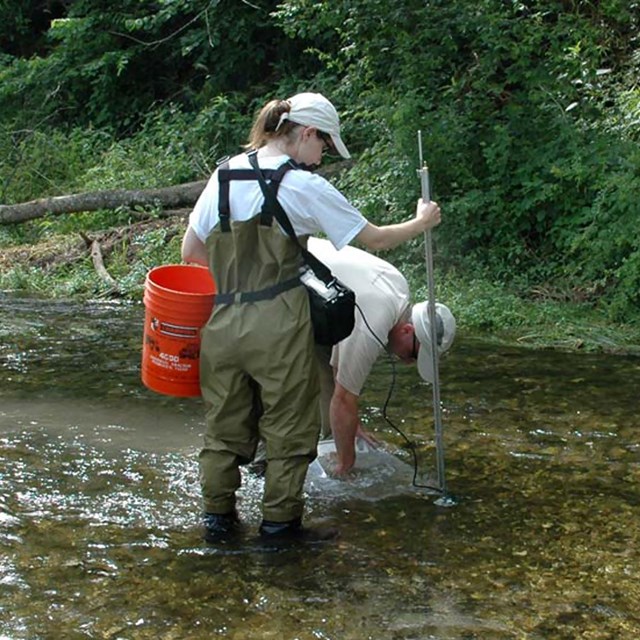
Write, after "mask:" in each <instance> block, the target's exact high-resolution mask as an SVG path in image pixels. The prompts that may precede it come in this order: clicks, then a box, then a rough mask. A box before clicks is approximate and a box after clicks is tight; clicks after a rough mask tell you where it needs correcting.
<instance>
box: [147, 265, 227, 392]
mask: <svg viewBox="0 0 640 640" xmlns="http://www.w3.org/2000/svg"><path fill="white" fill-rule="evenodd" d="M215 292H216V285H215V283H214V281H213V278H212V277H211V273H210V272H209V269H207V268H206V267H200V266H196V265H185V264H171V265H166V266H162V267H156V268H155V269H152V270H151V271H149V273H148V274H147V278H146V281H145V289H144V306H145V320H144V337H143V340H142V382H143V383H144V385H145V386H146V387H148V388H149V389H151V390H152V391H157V392H158V393H164V394H166V395H169V396H178V397H188V396H199V395H200V329H201V328H202V327H203V326H204V325H205V324H206V322H207V320H208V319H209V316H210V315H211V311H212V309H213V296H214V294H215Z"/></svg>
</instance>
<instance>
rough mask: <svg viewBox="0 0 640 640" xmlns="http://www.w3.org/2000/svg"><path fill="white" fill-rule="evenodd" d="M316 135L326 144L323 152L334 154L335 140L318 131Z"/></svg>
mask: <svg viewBox="0 0 640 640" xmlns="http://www.w3.org/2000/svg"><path fill="white" fill-rule="evenodd" d="M316 135H317V136H318V138H320V140H322V142H323V143H324V146H323V147H322V151H323V152H325V151H328V152H329V153H334V148H333V140H332V139H331V136H330V135H329V134H328V133H325V132H324V131H320V130H316Z"/></svg>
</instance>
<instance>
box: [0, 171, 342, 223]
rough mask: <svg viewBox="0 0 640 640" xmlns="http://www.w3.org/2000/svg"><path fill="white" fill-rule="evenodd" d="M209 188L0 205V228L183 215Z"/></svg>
mask: <svg viewBox="0 0 640 640" xmlns="http://www.w3.org/2000/svg"><path fill="white" fill-rule="evenodd" d="M352 165H353V161H352V160H342V161H338V162H334V163H333V164H330V165H327V166H326V167H322V168H320V169H318V171H317V173H318V174H320V175H321V176H324V177H325V178H327V179H329V178H331V177H332V176H335V175H337V174H338V173H340V172H341V171H344V170H345V169H348V168H349V167H351V166H352ZM206 185H207V180H199V181H198V182H187V183H185V184H177V185H175V186H173V187H162V188H158V189H129V190H127V189H117V190H113V191H94V192H92V193H75V194H72V195H68V196H56V197H53V198H41V199H39V200H32V201H31V202H23V203H21V204H0V224H9V223H12V222H25V221H26V220H34V219H35V218H41V217H42V216H45V215H47V214H49V213H51V214H59V213H77V212H79V211H98V210H101V209H117V208H118V207H135V206H136V205H138V206H140V205H147V206H158V207H160V208H161V209H163V210H166V209H170V210H171V209H173V210H176V209H178V211H170V212H169V211H165V213H164V215H175V214H180V215H182V214H183V213H184V211H179V209H180V208H190V207H193V205H194V204H195V203H196V200H197V199H198V197H199V196H200V194H201V193H202V191H203V190H204V188H205V186H206Z"/></svg>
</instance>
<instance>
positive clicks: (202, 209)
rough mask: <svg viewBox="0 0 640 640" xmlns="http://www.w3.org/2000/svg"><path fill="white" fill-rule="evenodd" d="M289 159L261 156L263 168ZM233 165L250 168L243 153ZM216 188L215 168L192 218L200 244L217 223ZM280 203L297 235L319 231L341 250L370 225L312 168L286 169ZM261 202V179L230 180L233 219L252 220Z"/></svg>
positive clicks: (230, 201)
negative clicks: (310, 170) (309, 169)
mask: <svg viewBox="0 0 640 640" xmlns="http://www.w3.org/2000/svg"><path fill="white" fill-rule="evenodd" d="M288 159H289V157H288V156H286V155H281V156H271V157H267V158H259V162H260V168H261V169H277V168H278V167H279V166H280V165H282V164H283V163H284V162H286V161H287V160H288ZM229 167H230V168H231V169H249V168H251V165H250V164H249V159H248V158H247V155H246V154H244V153H243V154H240V155H237V156H234V157H233V158H231V159H230V160H229ZM218 191H219V182H218V170H217V169H216V171H215V172H214V174H213V175H212V176H211V178H210V179H209V182H208V183H207V186H206V187H205V189H204V191H203V192H202V193H201V194H200V197H199V198H198V201H197V202H196V206H195V207H194V209H193V211H192V212H191V215H190V217H189V225H190V226H191V228H192V229H193V230H194V232H195V234H196V235H197V236H198V238H199V239H200V240H201V241H202V242H205V241H206V239H207V236H208V235H209V234H210V233H211V231H212V230H213V228H214V227H215V226H216V225H217V224H218V220H219V218H218ZM278 201H279V202H280V204H281V205H282V208H283V209H284V210H285V211H286V213H287V216H288V217H289V220H290V221H291V225H292V226H293V229H294V231H295V233H296V235H297V236H303V235H310V234H312V233H319V232H321V233H324V234H325V235H326V236H327V238H329V240H331V242H332V244H333V245H335V246H336V247H337V248H338V249H341V248H342V247H344V246H346V245H347V244H349V242H351V241H352V240H353V239H354V238H355V237H356V236H357V235H358V234H359V233H360V231H362V229H364V227H365V226H366V224H367V220H366V219H365V218H364V216H363V215H362V214H361V213H360V212H359V211H358V210H357V209H356V208H355V207H353V206H352V205H351V204H349V202H348V201H347V199H346V198H345V197H344V196H343V195H342V194H341V193H340V192H339V191H338V190H337V189H336V188H335V187H333V186H332V185H331V184H330V183H329V182H328V181H327V180H325V179H324V178H323V177H322V176H319V175H316V174H313V173H311V172H309V171H302V170H293V169H292V170H291V171H288V172H287V173H286V175H285V176H284V178H283V179H282V182H281V183H280V188H279V189H278ZM263 202H264V196H263V194H262V190H261V189H260V184H259V183H258V181H257V180H255V181H253V180H249V181H245V180H237V181H236V180H232V181H231V183H230V186H229V205H230V210H231V219H232V220H236V221H238V220H239V221H242V220H249V219H251V218H253V217H254V216H256V215H258V214H259V213H260V210H261V209H262V205H263ZM281 230H282V229H281ZM282 233H285V232H284V230H282Z"/></svg>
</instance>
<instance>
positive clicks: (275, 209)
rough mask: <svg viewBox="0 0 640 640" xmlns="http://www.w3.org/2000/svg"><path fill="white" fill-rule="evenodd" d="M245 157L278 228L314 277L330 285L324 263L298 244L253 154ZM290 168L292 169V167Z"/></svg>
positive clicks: (330, 279) (329, 277)
mask: <svg viewBox="0 0 640 640" xmlns="http://www.w3.org/2000/svg"><path fill="white" fill-rule="evenodd" d="M247 155H248V156H249V162H250V163H251V166H252V167H253V169H254V171H255V175H257V176H258V181H259V182H260V188H261V189H262V193H263V194H264V197H265V206H268V207H269V208H270V209H271V211H272V213H273V215H274V216H275V218H276V220H277V221H278V222H279V223H280V226H281V227H282V228H283V229H284V230H285V231H286V232H287V235H288V236H289V237H290V238H291V239H292V240H293V241H294V242H295V243H296V244H297V245H298V246H299V247H300V250H301V251H302V257H303V258H304V261H305V262H306V263H307V265H308V266H309V267H311V269H312V270H313V272H314V273H315V274H316V276H317V277H318V278H320V280H322V281H323V282H324V283H325V284H331V283H332V282H333V281H334V280H335V278H334V277H333V274H332V273H331V270H330V269H329V267H327V266H326V265H325V264H324V263H322V262H320V260H318V258H316V257H315V256H314V255H313V254H312V253H311V252H310V251H308V250H307V249H306V247H303V246H302V244H301V243H300V240H298V236H296V232H295V231H294V230H293V226H292V225H291V221H290V220H289V216H288V215H287V212H286V211H285V210H284V209H283V208H282V205H281V204H280V203H279V202H278V198H277V197H276V194H275V192H274V190H273V189H272V188H271V186H270V185H268V184H267V181H266V180H265V176H264V174H263V172H262V171H261V170H260V166H259V165H258V159H257V158H256V154H255V152H251V153H248V154H247ZM281 168H282V167H281ZM291 168H293V166H292V167H291Z"/></svg>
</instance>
